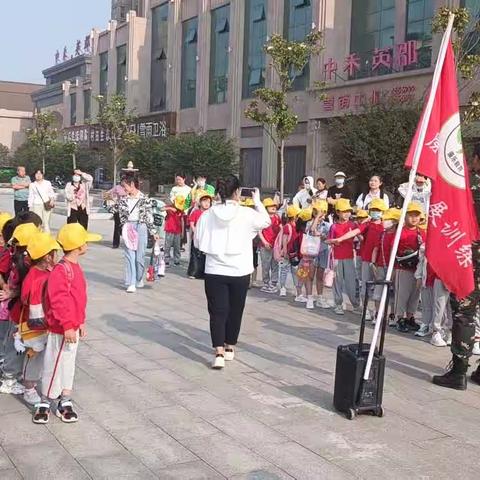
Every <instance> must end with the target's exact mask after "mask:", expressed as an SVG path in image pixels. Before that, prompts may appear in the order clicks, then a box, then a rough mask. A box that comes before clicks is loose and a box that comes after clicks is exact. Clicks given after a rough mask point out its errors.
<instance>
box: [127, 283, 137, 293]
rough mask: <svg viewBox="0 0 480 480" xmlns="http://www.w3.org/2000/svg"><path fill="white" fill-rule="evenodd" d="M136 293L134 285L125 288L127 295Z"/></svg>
mask: <svg viewBox="0 0 480 480" xmlns="http://www.w3.org/2000/svg"><path fill="white" fill-rule="evenodd" d="M136 291H137V287H136V286H135V285H130V286H129V287H128V288H127V293H135V292H136Z"/></svg>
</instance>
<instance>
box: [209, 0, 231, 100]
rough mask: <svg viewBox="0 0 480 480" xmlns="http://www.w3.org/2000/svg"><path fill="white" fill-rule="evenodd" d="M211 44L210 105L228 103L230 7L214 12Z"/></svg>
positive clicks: (225, 6) (217, 9)
mask: <svg viewBox="0 0 480 480" xmlns="http://www.w3.org/2000/svg"><path fill="white" fill-rule="evenodd" d="M211 14H212V29H211V32H212V33H211V44H210V95H209V96H210V103H211V104H214V103H224V102H226V101H227V90H228V50H229V38H230V5H224V6H223V7H220V8H216V9H215V10H212V13H211Z"/></svg>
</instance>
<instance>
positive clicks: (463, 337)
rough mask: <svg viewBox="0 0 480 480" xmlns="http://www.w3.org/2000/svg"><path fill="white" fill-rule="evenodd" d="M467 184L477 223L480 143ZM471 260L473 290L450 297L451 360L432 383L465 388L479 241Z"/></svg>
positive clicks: (479, 277) (479, 274) (479, 377)
mask: <svg viewBox="0 0 480 480" xmlns="http://www.w3.org/2000/svg"><path fill="white" fill-rule="evenodd" d="M470 186H471V189H472V194H473V200H474V203H475V213H476V217H477V222H479V223H480V144H478V145H476V147H475V150H474V153H473V161H472V170H471V174H470ZM472 262H473V275H474V281H475V289H474V290H473V292H472V293H471V294H470V295H469V296H468V297H467V298H464V299H463V300H458V299H452V312H453V326H452V346H451V351H452V361H451V364H450V365H451V366H450V368H449V370H448V371H447V372H446V373H445V374H444V375H435V376H434V377H433V383H435V384H436V385H439V386H440V387H447V388H454V389H455V390H466V388H467V371H468V366H469V365H468V360H469V358H470V357H471V356H472V350H473V344H474V341H475V321H476V319H478V316H479V315H480V242H478V241H476V242H473V244H472ZM472 380H473V381H474V382H475V383H477V384H479V385H480V365H479V366H478V367H477V368H476V370H475V371H474V372H473V373H472Z"/></svg>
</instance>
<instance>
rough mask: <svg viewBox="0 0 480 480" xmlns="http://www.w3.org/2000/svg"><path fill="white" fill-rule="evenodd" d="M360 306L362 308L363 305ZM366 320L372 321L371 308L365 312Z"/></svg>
mask: <svg viewBox="0 0 480 480" xmlns="http://www.w3.org/2000/svg"><path fill="white" fill-rule="evenodd" d="M358 308H360V309H361V308H362V307H358ZM362 313H363V312H362ZM365 320H366V321H368V322H371V321H372V314H371V313H370V310H368V309H367V311H366V312H365Z"/></svg>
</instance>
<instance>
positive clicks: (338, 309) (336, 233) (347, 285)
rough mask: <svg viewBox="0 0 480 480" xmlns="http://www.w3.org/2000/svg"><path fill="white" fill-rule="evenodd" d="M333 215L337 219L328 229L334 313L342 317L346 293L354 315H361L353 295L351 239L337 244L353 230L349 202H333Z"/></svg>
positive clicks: (353, 225) (354, 279)
mask: <svg viewBox="0 0 480 480" xmlns="http://www.w3.org/2000/svg"><path fill="white" fill-rule="evenodd" d="M335 213H336V216H337V219H336V220H335V223H334V224H333V225H332V228H331V229H330V239H331V240H330V243H332V244H333V245H334V246H333V258H334V263H335V280H334V282H333V293H334V299H335V307H334V312H335V313H336V314H337V315H344V313H345V312H344V311H343V294H344V293H346V294H347V296H348V298H349V300H350V303H351V304H352V307H353V312H354V313H361V310H360V309H359V304H358V300H357V298H356V294H355V282H356V277H357V276H356V273H355V262H354V253H353V237H352V238H350V239H349V240H345V241H344V242H340V243H339V242H337V239H339V238H341V237H343V235H345V234H346V233H348V232H351V231H352V230H355V224H354V223H353V222H352V221H351V220H350V216H351V215H352V207H351V205H350V200H348V199H346V198H339V199H338V200H337V201H336V202H335Z"/></svg>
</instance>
